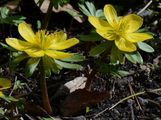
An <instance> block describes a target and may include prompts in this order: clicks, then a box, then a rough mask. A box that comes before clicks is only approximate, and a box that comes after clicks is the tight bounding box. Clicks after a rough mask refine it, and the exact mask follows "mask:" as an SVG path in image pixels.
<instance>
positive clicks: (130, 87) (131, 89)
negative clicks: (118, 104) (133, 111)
mask: <svg viewBox="0 0 161 120" xmlns="http://www.w3.org/2000/svg"><path fill="white" fill-rule="evenodd" d="M128 86H129V89H130V92H131V94H135V92H134V90H133V88H132V86H131V84H130V83H129V84H128ZM133 98H135V99H136V102H137V104H138V106H139V108H140V110H142V107H141V105H140V103H139V100H138V98H137V97H136V96H135V97H133Z"/></svg>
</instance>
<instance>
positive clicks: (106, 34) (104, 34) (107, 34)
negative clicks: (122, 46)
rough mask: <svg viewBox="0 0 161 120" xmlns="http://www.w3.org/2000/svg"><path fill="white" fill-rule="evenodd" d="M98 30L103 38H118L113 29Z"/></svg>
mask: <svg viewBox="0 0 161 120" xmlns="http://www.w3.org/2000/svg"><path fill="white" fill-rule="evenodd" d="M96 32H97V33H98V34H99V35H100V36H102V37H103V38H105V39H107V40H115V39H116V37H117V36H116V34H115V33H114V32H113V31H106V30H97V29H96Z"/></svg>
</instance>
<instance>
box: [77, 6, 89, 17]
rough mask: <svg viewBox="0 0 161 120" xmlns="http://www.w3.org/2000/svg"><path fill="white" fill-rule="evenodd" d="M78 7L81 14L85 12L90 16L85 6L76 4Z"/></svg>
mask: <svg viewBox="0 0 161 120" xmlns="http://www.w3.org/2000/svg"><path fill="white" fill-rule="evenodd" d="M78 6H79V9H80V10H81V11H82V13H83V14H85V15H86V16H90V15H91V14H90V12H89V11H88V10H87V9H86V7H85V6H84V5H82V4H78Z"/></svg>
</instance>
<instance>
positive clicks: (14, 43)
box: [6, 38, 31, 51]
mask: <svg viewBox="0 0 161 120" xmlns="http://www.w3.org/2000/svg"><path fill="white" fill-rule="evenodd" d="M6 43H7V44H8V45H10V46H11V47H13V48H14V49H16V50H19V51H24V50H25V49H27V48H29V47H31V44H30V43H28V42H25V41H22V40H18V39H16V38H6Z"/></svg>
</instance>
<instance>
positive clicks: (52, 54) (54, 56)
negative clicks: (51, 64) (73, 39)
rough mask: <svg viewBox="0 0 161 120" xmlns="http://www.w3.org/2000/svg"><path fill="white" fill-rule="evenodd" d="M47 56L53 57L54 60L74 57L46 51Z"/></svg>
mask: <svg viewBox="0 0 161 120" xmlns="http://www.w3.org/2000/svg"><path fill="white" fill-rule="evenodd" d="M45 54H46V55H48V56H49V57H52V58H53V59H64V58H70V57H71V56H72V54H70V53H65V52H60V51H55V50H46V51H45Z"/></svg>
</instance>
